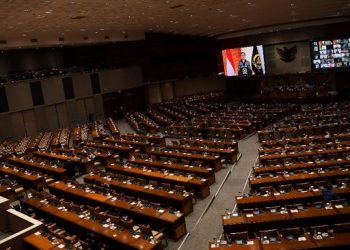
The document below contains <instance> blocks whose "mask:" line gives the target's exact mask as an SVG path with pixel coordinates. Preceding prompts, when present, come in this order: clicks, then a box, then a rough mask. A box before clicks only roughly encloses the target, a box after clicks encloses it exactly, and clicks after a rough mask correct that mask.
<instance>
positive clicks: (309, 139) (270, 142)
mask: <svg viewBox="0 0 350 250" xmlns="http://www.w3.org/2000/svg"><path fill="white" fill-rule="evenodd" d="M336 139H343V140H349V139H350V133H339V134H332V135H331V136H329V137H328V136H327V137H326V136H324V135H319V136H307V137H295V138H286V139H279V140H278V139H277V140H267V141H262V142H261V144H262V145H263V146H264V147H266V146H276V145H285V144H291V143H295V144H300V143H310V142H330V141H331V142H333V141H335V140H336Z"/></svg>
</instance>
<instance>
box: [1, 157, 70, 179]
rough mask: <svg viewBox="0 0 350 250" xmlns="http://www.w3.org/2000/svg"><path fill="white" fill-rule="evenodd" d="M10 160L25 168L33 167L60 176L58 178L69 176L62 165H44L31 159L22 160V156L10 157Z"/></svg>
mask: <svg viewBox="0 0 350 250" xmlns="http://www.w3.org/2000/svg"><path fill="white" fill-rule="evenodd" d="M8 161H9V162H10V163H11V164H14V165H17V166H21V167H24V168H31V169H34V170H38V171H40V172H43V173H47V174H50V175H53V176H55V177H58V179H60V180H65V179H66V178H67V175H66V170H65V169H64V168H60V167H57V168H53V167H51V166H48V165H42V164H40V163H39V162H31V161H27V160H22V159H21V158H17V157H10V158H8Z"/></svg>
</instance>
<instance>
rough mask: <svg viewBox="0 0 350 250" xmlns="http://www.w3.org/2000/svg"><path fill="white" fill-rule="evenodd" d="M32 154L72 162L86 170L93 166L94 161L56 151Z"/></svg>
mask: <svg viewBox="0 0 350 250" xmlns="http://www.w3.org/2000/svg"><path fill="white" fill-rule="evenodd" d="M33 155H34V156H37V157H40V158H44V159H49V160H59V161H63V162H68V161H70V162H74V163H76V164H78V165H80V166H82V167H83V168H84V169H85V171H86V172H90V171H91V170H92V169H93V167H94V163H93V162H92V161H91V160H85V159H81V158H80V157H72V156H67V155H63V154H56V153H49V152H34V153H33Z"/></svg>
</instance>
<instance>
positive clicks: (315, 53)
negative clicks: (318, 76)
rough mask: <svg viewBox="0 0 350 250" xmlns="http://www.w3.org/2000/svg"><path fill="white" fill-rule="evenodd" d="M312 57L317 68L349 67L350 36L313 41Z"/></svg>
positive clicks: (314, 66)
mask: <svg viewBox="0 0 350 250" xmlns="http://www.w3.org/2000/svg"><path fill="white" fill-rule="evenodd" d="M311 57H312V66H313V69H315V70H326V69H349V68H350V38H349V39H336V40H323V41H315V42H312V43H311Z"/></svg>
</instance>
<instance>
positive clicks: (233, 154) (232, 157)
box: [165, 145, 238, 164]
mask: <svg viewBox="0 0 350 250" xmlns="http://www.w3.org/2000/svg"><path fill="white" fill-rule="evenodd" d="M167 149H170V150H172V149H175V150H181V151H187V152H197V153H200V154H201V153H208V154H213V155H219V156H220V157H222V158H224V159H226V160H227V162H228V163H231V164H233V163H235V162H236V161H237V155H238V153H237V151H236V150H234V149H224V148H220V149H219V148H205V147H194V146H183V145H179V146H177V145H167V146H166V147H165V150H167Z"/></svg>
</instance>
